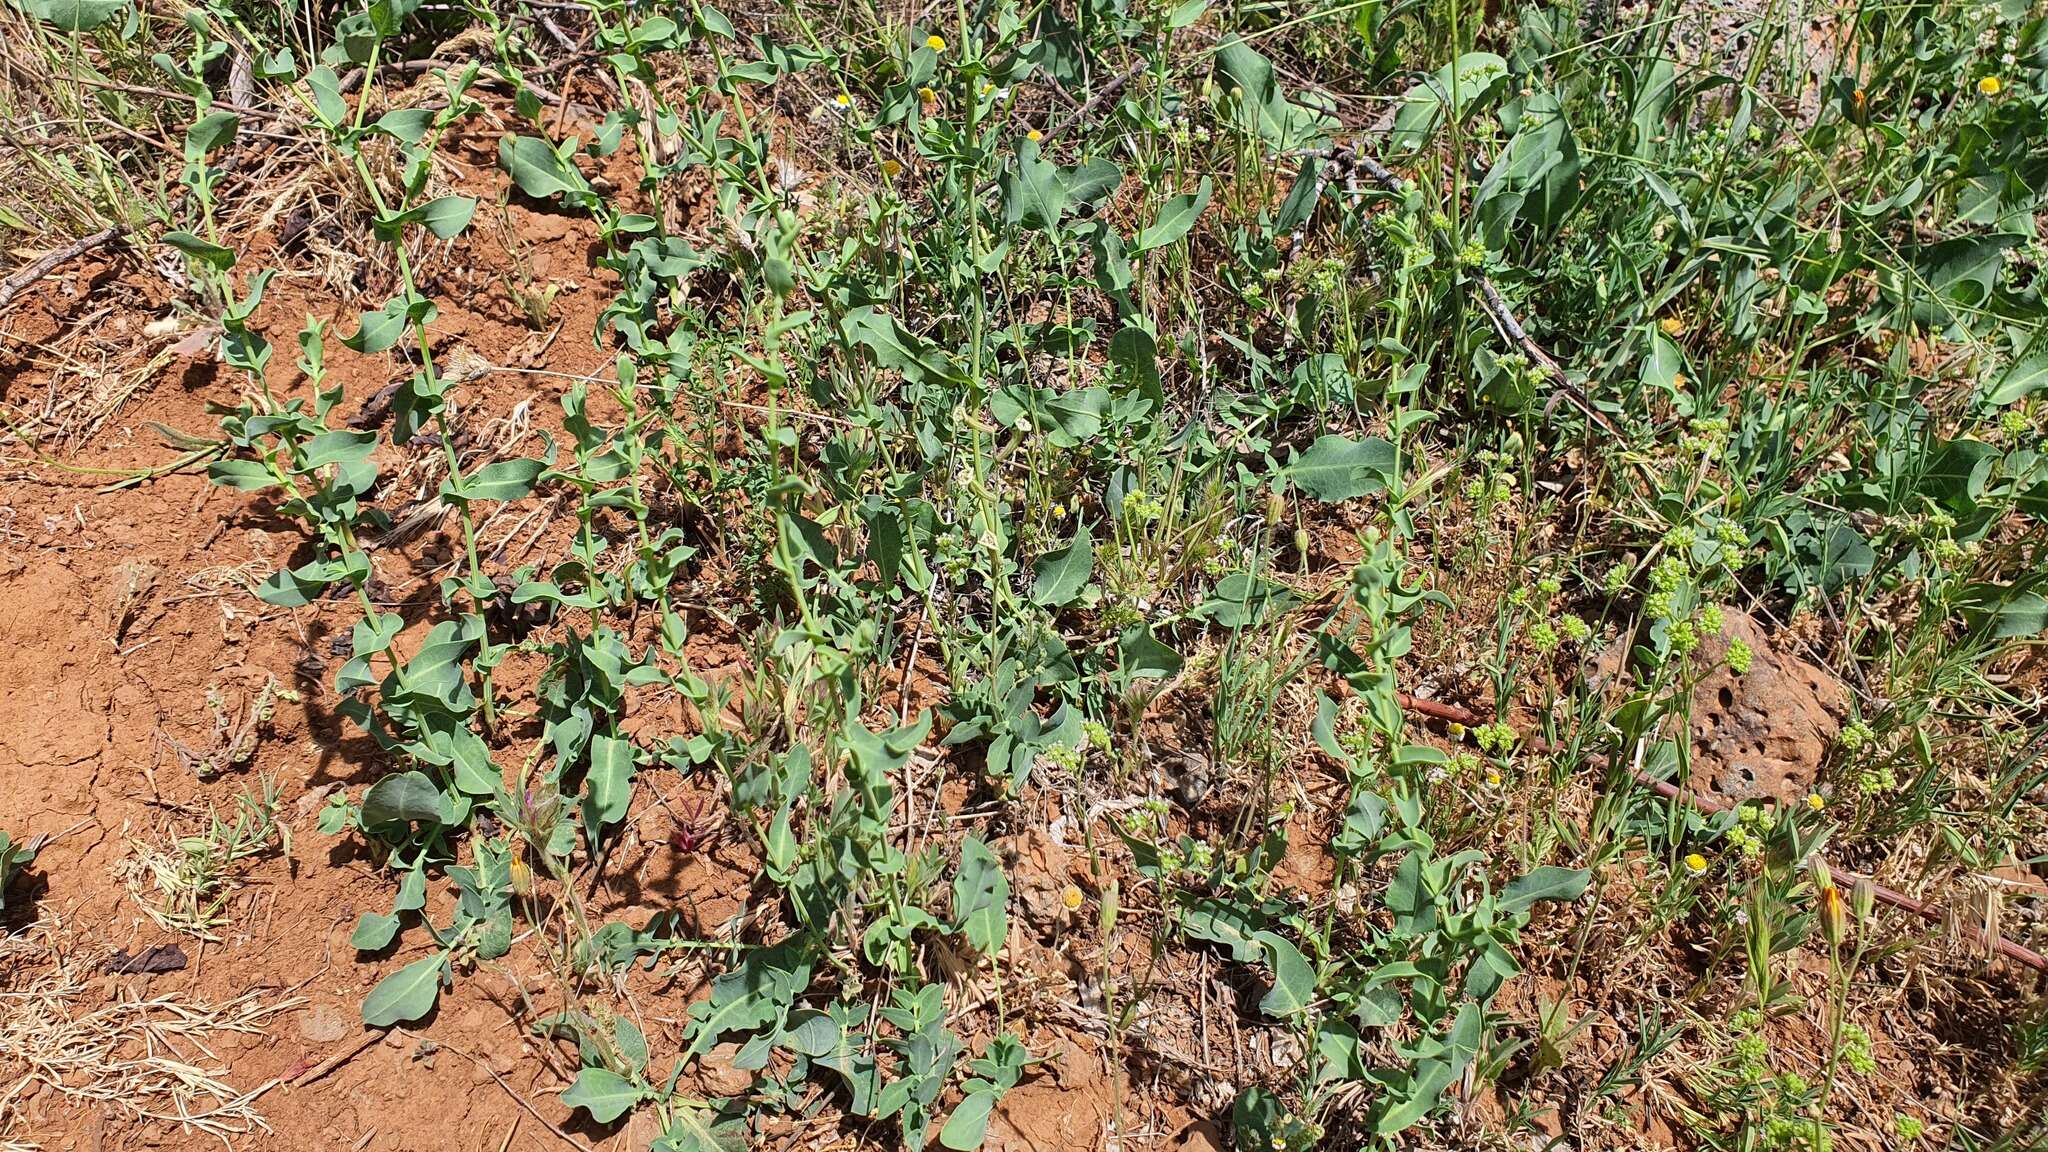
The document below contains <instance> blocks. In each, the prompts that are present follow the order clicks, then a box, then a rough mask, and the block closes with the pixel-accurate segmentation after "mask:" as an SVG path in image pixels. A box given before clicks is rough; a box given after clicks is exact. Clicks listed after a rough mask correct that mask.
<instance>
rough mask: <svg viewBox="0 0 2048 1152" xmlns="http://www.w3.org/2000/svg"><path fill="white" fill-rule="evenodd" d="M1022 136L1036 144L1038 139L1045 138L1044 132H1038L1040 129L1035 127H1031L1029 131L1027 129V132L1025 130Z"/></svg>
mask: <svg viewBox="0 0 2048 1152" xmlns="http://www.w3.org/2000/svg"><path fill="white" fill-rule="evenodd" d="M1024 138H1025V139H1026V140H1029V141H1031V142H1032V143H1033V144H1036V143H1038V142H1039V141H1040V140H1043V139H1045V133H1043V132H1040V131H1039V130H1038V129H1036V128H1033V129H1032V130H1031V131H1029V132H1026V133H1025V134H1024Z"/></svg>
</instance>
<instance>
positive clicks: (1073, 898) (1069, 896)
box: [1060, 884, 1081, 912]
mask: <svg viewBox="0 0 2048 1152" xmlns="http://www.w3.org/2000/svg"><path fill="white" fill-rule="evenodd" d="M1060 904H1061V905H1062V906H1064V907H1065V908H1066V910H1067V911H1069V912H1073V911H1075V910H1077V909H1079V908H1080V907H1081V889H1080V888H1078V887H1076V886H1075V885H1072V884H1069V885H1067V886H1066V887H1065V888H1063V889H1061V890H1060Z"/></svg>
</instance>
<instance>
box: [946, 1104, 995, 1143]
mask: <svg viewBox="0 0 2048 1152" xmlns="http://www.w3.org/2000/svg"><path fill="white" fill-rule="evenodd" d="M995 1106H996V1094H995V1093H994V1092H993V1091H987V1090H984V1091H980V1092H969V1093H968V1094H967V1095H965V1096H963V1097H961V1098H960V1103H959V1104H958V1105H956V1106H955V1107H954V1108H953V1114H952V1115H951V1116H948V1117H946V1126H945V1127H943V1128H941V1129H939V1143H940V1144H943V1145H945V1146H946V1147H948V1148H951V1149H953V1152H974V1150H975V1149H976V1148H979V1147H981V1141H982V1139H983V1138H984V1137H986V1136H987V1135H988V1114H989V1113H990V1112H991V1111H993V1110H994V1109H995Z"/></svg>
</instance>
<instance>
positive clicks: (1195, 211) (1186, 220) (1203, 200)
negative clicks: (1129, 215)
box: [1131, 176, 1210, 252]
mask: <svg viewBox="0 0 2048 1152" xmlns="http://www.w3.org/2000/svg"><path fill="white" fill-rule="evenodd" d="M1209 191H1210V188H1209V178H1208V177H1207V176H1204V177H1202V183H1201V186H1200V187H1198V188H1197V189H1196V190H1195V191H1194V192H1192V193H1183V194H1181V195H1179V196H1175V197H1172V198H1171V199H1169V200H1167V202H1166V203H1165V204H1164V205H1163V206H1161V208H1160V209H1159V219H1157V220H1155V221H1153V222H1152V226H1151V227H1150V228H1146V229H1144V230H1143V231H1141V232H1139V233H1138V235H1137V237H1136V238H1135V239H1133V240H1132V241H1131V251H1132V252H1149V251H1151V250H1152V249H1154V248H1164V247H1166V246H1167V245H1168V244H1171V243H1173V242H1174V241H1175V240H1178V239H1180V238H1181V237H1183V236H1185V235H1187V234H1188V229H1190V228H1193V227H1194V226H1195V221H1196V220H1197V219H1199V218H1200V217H1201V215H1202V210H1203V209H1204V208H1207V207H1208V206H1209Z"/></svg>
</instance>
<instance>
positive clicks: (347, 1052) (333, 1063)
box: [291, 1028, 390, 1088]
mask: <svg viewBox="0 0 2048 1152" xmlns="http://www.w3.org/2000/svg"><path fill="white" fill-rule="evenodd" d="M388 1035H390V1029H388V1028H377V1029H373V1030H371V1031H369V1032H365V1033H363V1034H362V1035H361V1036H359V1037H357V1038H356V1042H355V1043H353V1044H351V1045H349V1046H348V1047H346V1048H344V1049H342V1050H341V1051H339V1052H336V1053H335V1054H334V1055H332V1056H329V1057H328V1058H327V1059H325V1060H322V1061H321V1062H319V1063H318V1064H315V1065H313V1066H312V1067H311V1068H308V1069H306V1070H305V1071H304V1072H301V1073H299V1074H298V1075H297V1076H294V1077H293V1078H292V1082H291V1086H292V1087H294V1088H302V1087H304V1086H306V1085H308V1084H311V1083H312V1082H313V1081H315V1080H318V1079H320V1078H321V1077H322V1076H325V1075H327V1074H328V1073H329V1072H332V1071H334V1070H335V1069H336V1068H339V1067H341V1066H342V1065H343V1064H346V1063H348V1062H349V1061H351V1060H353V1059H355V1058H356V1056H357V1055H358V1054H360V1053H361V1052H362V1050H363V1049H365V1048H368V1047H369V1046H370V1045H372V1044H375V1043H376V1042H377V1041H379V1040H382V1039H383V1038H384V1037H386V1036H388Z"/></svg>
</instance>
